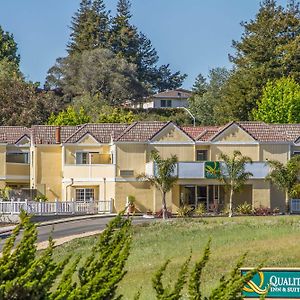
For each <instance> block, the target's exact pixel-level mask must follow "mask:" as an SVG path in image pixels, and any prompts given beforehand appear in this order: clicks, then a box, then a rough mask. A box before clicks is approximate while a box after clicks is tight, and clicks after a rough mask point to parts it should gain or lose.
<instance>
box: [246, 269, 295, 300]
mask: <svg viewBox="0 0 300 300" xmlns="http://www.w3.org/2000/svg"><path fill="white" fill-rule="evenodd" d="M241 271H242V274H246V273H247V271H249V269H242V270H241ZM261 295H266V298H280V299H300V269H262V270H260V271H259V272H257V273H256V274H255V275H254V276H253V278H252V279H251V280H250V281H248V282H247V283H246V284H245V286H244V288H243V296H244V298H259V297H260V296H261Z"/></svg>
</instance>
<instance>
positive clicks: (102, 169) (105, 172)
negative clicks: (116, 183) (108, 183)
mask: <svg viewBox="0 0 300 300" xmlns="http://www.w3.org/2000/svg"><path fill="white" fill-rule="evenodd" d="M63 176H64V177H65V178H74V179H96V178H103V177H105V178H114V177H116V166H115V165H113V164H97V165H96V164H89V165H75V164H73V165H64V170H63Z"/></svg>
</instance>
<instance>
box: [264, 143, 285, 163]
mask: <svg viewBox="0 0 300 300" xmlns="http://www.w3.org/2000/svg"><path fill="white" fill-rule="evenodd" d="M268 159H269V160H279V161H280V162H283V163H285V162H287V160H288V159H289V145H288V144H261V145H260V160H261V161H266V160H268Z"/></svg>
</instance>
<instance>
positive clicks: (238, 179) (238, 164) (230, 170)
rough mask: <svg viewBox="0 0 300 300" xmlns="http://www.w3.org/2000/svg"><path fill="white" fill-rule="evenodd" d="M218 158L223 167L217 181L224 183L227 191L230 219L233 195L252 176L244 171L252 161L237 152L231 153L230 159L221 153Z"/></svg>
mask: <svg viewBox="0 0 300 300" xmlns="http://www.w3.org/2000/svg"><path fill="white" fill-rule="evenodd" d="M220 158H221V159H222V160H223V161H224V165H223V166H222V167H221V171H220V176H219V180H220V181H221V182H222V183H225V186H226V189H227V190H229V217H232V215H233V207H232V204H233V203H232V202H233V194H234V193H235V192H238V191H240V190H241V189H242V188H243V186H244V185H245V182H246V181H247V180H248V179H249V177H251V176H253V174H252V173H250V172H246V171H245V166H246V164H247V163H252V160H251V158H250V157H248V156H243V155H242V153H241V152H240V151H237V150H235V151H234V152H233V156H232V157H230V156H228V155H226V154H224V153H222V154H221V155H220Z"/></svg>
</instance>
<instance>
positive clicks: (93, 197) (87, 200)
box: [75, 188, 95, 202]
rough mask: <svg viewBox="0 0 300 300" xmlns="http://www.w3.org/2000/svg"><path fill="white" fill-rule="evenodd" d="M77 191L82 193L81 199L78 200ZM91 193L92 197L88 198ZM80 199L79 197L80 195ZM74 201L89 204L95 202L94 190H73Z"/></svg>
mask: <svg viewBox="0 0 300 300" xmlns="http://www.w3.org/2000/svg"><path fill="white" fill-rule="evenodd" d="M77 191H78V192H80V191H81V192H83V198H82V199H81V198H80V199H78V197H77ZM90 192H92V193H91V195H92V197H90V195H89V193H90ZM80 197H81V195H80ZM75 199H76V201H77V202H90V201H94V200H95V189H94V188H76V189H75Z"/></svg>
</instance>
